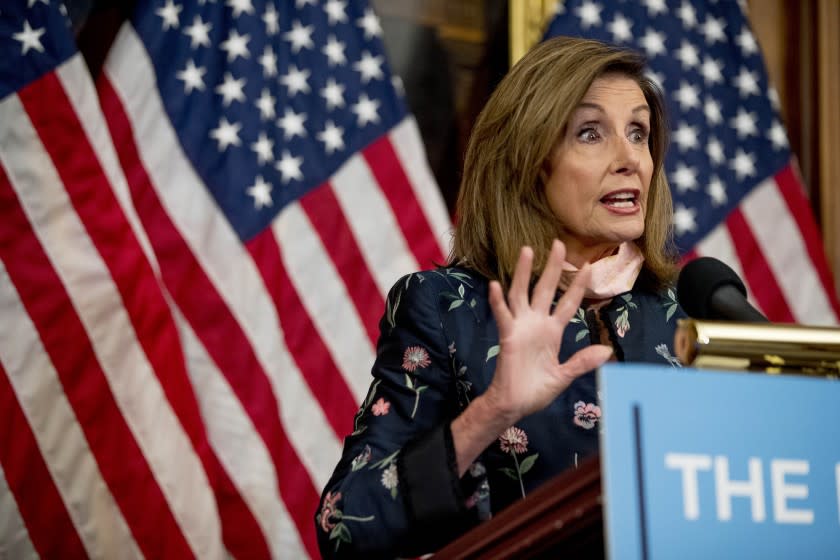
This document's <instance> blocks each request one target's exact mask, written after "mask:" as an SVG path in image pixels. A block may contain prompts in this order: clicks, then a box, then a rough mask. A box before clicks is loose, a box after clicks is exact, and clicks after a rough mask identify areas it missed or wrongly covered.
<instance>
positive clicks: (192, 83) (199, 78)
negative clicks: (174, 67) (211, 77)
mask: <svg viewBox="0 0 840 560" xmlns="http://www.w3.org/2000/svg"><path fill="white" fill-rule="evenodd" d="M205 73H207V69H206V68H204V67H203V66H200V67H196V65H195V62H193V61H192V60H188V61H187V67H186V68H184V69H183V70H181V71H180V72H178V73H177V74H176V75H175V76H176V77H177V78H178V79H179V80H183V81H184V93H191V92H192V90H194V89H197V90H199V91H204V78H203V76H204V74H205Z"/></svg>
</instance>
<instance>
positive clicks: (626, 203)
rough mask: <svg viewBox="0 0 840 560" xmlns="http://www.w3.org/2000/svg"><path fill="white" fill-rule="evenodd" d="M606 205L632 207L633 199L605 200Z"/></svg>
mask: <svg viewBox="0 0 840 560" xmlns="http://www.w3.org/2000/svg"><path fill="white" fill-rule="evenodd" d="M606 204H607V206H613V207H615V208H633V206H634V202H633V200H632V199H631V200H607V201H606Z"/></svg>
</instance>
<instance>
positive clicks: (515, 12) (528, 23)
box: [508, 0, 563, 66]
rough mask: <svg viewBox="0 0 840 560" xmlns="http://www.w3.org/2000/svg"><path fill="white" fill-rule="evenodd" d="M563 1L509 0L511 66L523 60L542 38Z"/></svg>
mask: <svg viewBox="0 0 840 560" xmlns="http://www.w3.org/2000/svg"><path fill="white" fill-rule="evenodd" d="M562 5H563V0H509V4H508V10H509V11H508V14H509V18H510V19H509V22H510V48H509V49H508V52H509V55H510V65H511V66H513V65H514V64H516V61H517V60H519V59H520V58H522V55H524V54H525V53H526V52H527V51H528V49H530V48H531V47H533V46H534V45H536V44H537V42H539V40H540V39H541V38H542V36H543V33H544V32H545V27H546V25H548V23H549V21H550V20H551V18H552V17H553V16H554V14H556V13H557V10H558V9H559V8H560V7H561V6H562Z"/></svg>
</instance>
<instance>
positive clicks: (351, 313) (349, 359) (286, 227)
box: [271, 204, 375, 405]
mask: <svg viewBox="0 0 840 560" xmlns="http://www.w3.org/2000/svg"><path fill="white" fill-rule="evenodd" d="M271 229H272V232H273V234H274V236H275V239H294V243H286V244H285V245H284V246H283V251H282V258H283V262H284V264H285V267H286V271H287V272H288V275H289V279H290V281H291V282H292V284H294V286H295V288H296V289H297V293H298V294H299V295H300V297H301V300H302V301H303V305H304V306H305V307H306V311H307V313H308V314H309V316H310V317H312V320H313V321H314V323H315V326H316V327H317V329H318V332H319V333H320V335H321V338H322V340H323V341H324V343H325V344H326V345H327V346H328V347H329V349H330V354H332V356H333V359H334V360H335V362H336V363H337V364H338V367H339V371H341V374H342V377H343V378H344V380H345V381H346V382H347V383H348V384H349V386H350V388H351V390H352V391H353V396H354V404H356V405H358V404H359V403H361V402H362V400H363V399H364V397H365V395H366V394H367V390H368V387H369V386H370V365H371V364H372V363H373V360H374V357H375V354H374V346H373V343H372V342H371V341H370V338H369V337H368V336H367V335H366V333H365V329H364V327H363V326H362V322H361V319H360V318H359V315H358V314H357V313H356V309H355V307H354V306H353V303H352V302H351V299H350V296H349V294H348V293H347V289H346V287H345V286H344V283H343V282H342V281H341V280H342V279H341V276H340V275H339V274H338V272H337V271H336V270H335V267H334V266H333V263H332V261H331V260H330V259H329V255H328V254H327V250H326V248H325V247H324V245H323V243H322V242H321V238H320V237H319V236H318V233H317V232H316V231H315V230H314V229H313V226H312V223H311V222H310V221H309V219H308V218H307V217H306V214H304V212H303V210H302V209H301V207H300V205H299V204H290V205H289V206H287V207H286V208H285V209H284V210H283V212H281V213H280V215H279V216H278V217H277V219H276V220H275V221H274V223H273V224H272V227H271ZM315 287H317V289H314V288H315Z"/></svg>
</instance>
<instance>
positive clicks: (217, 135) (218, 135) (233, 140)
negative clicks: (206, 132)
mask: <svg viewBox="0 0 840 560" xmlns="http://www.w3.org/2000/svg"><path fill="white" fill-rule="evenodd" d="M240 130H242V125H241V124H240V123H229V122H228V120H227V119H226V118H225V117H222V118H221V120H219V126H218V127H217V128H214V129H213V130H211V131H210V138H212V139H214V140H216V141H217V142H218V143H219V151H220V152H223V151H225V150H226V149H227V147H228V146H239V145H241V144H242V140H240V139H239V131H240Z"/></svg>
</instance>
